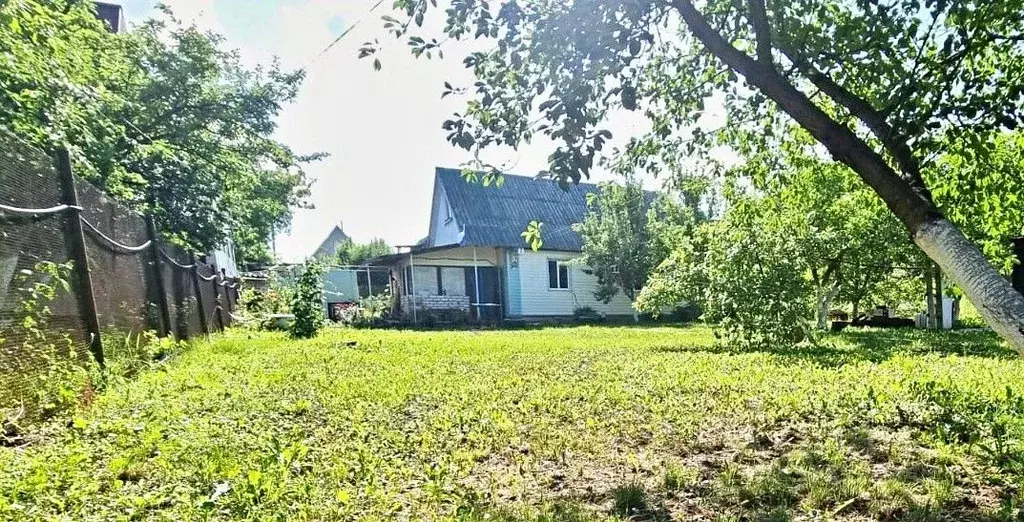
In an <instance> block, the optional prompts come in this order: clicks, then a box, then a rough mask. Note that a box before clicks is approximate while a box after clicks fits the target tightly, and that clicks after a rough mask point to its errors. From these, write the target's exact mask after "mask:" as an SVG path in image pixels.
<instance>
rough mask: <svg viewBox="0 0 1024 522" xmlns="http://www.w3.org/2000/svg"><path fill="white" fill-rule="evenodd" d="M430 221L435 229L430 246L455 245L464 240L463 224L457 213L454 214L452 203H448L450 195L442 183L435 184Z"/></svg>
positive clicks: (431, 232) (432, 231) (431, 234)
mask: <svg viewBox="0 0 1024 522" xmlns="http://www.w3.org/2000/svg"><path fill="white" fill-rule="evenodd" d="M431 213H432V215H431V216H430V223H431V225H432V226H433V230H431V231H430V236H429V237H430V246H432V247H436V246H444V245H454V244H456V243H460V242H461V241H462V226H461V225H459V222H458V220H456V219H455V215H454V214H452V208H451V205H449V204H448V195H447V194H445V191H444V187H443V186H441V184H440V183H435V184H434V201H433V203H431Z"/></svg>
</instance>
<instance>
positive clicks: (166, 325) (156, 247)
mask: <svg viewBox="0 0 1024 522" xmlns="http://www.w3.org/2000/svg"><path fill="white" fill-rule="evenodd" d="M146 234H147V235H148V236H149V240H150V241H151V243H150V245H149V254H150V262H151V263H152V264H153V270H152V272H153V277H154V282H155V283H156V300H157V303H156V305H157V309H158V310H160V328H159V330H158V333H159V334H160V337H167V336H168V335H170V333H171V310H170V308H168V305H167V285H165V284H164V277H163V270H161V268H160V267H161V265H162V262H161V261H160V241H159V238H158V236H157V234H156V224H155V223H154V222H153V216H151V215H148V214H147V215H146Z"/></svg>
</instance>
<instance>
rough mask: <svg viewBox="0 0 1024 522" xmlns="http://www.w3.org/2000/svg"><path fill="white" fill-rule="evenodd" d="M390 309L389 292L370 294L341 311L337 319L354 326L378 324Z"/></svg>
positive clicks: (361, 326)
mask: <svg viewBox="0 0 1024 522" xmlns="http://www.w3.org/2000/svg"><path fill="white" fill-rule="evenodd" d="M390 311H391V293H390V292H388V291H385V292H384V293H382V294H379V295H370V296H366V297H363V298H361V299H359V301H357V302H356V304H355V305H354V306H350V307H348V308H344V309H342V311H341V316H340V317H339V321H340V322H341V323H342V324H345V325H348V326H353V327H356V328H363V327H372V326H379V325H380V324H381V322H382V321H383V320H384V318H385V317H386V316H387V314H388V312H390Z"/></svg>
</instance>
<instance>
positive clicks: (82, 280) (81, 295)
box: [57, 149, 106, 368]
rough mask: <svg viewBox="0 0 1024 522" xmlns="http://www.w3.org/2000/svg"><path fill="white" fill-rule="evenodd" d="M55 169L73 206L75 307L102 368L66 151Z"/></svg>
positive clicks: (71, 237) (96, 316)
mask: <svg viewBox="0 0 1024 522" xmlns="http://www.w3.org/2000/svg"><path fill="white" fill-rule="evenodd" d="M57 170H58V171H59V172H60V178H61V185H62V186H63V190H64V201H65V204H66V205H68V206H70V207H72V208H71V209H69V210H68V213H67V219H68V239H69V240H70V241H69V246H70V247H71V248H70V249H71V258H72V259H73V260H74V267H73V269H74V271H75V276H76V279H77V280H78V286H79V287H78V291H77V292H75V295H76V296H77V298H78V305H79V307H80V308H81V311H82V316H83V317H82V318H83V319H84V320H85V326H86V329H87V330H89V351H90V352H91V353H92V356H93V358H94V359H95V360H96V364H97V365H99V367H100V368H103V367H104V365H105V364H106V363H105V361H104V358H103V337H102V335H101V334H100V318H99V314H98V313H97V311H96V296H95V294H94V293H93V286H92V273H91V271H90V270H89V257H88V255H87V252H86V249H85V231H84V230H83V228H82V216H81V214H80V207H79V205H78V190H77V189H76V188H75V175H74V172H73V171H72V170H71V156H70V155H69V154H68V151H67V149H61V150H60V151H58V152H57Z"/></svg>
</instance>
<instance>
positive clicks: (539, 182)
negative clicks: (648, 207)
mask: <svg viewBox="0 0 1024 522" xmlns="http://www.w3.org/2000/svg"><path fill="white" fill-rule="evenodd" d="M435 183H438V184H441V185H442V186H443V188H444V192H445V194H446V195H447V197H448V203H449V204H450V205H451V209H452V213H453V214H454V216H455V219H456V221H457V222H458V223H459V224H460V225H461V226H463V227H464V229H465V230H464V232H465V234H464V235H463V237H462V241H461V243H459V244H460V245H462V246H499V247H507V248H521V247H525V246H527V245H526V241H525V240H524V239H523V237H522V233H523V231H524V230H526V227H527V226H528V225H529V224H530V222H531V221H540V222H542V223H544V226H543V227H542V228H541V237H542V239H543V241H544V246H543V247H542V248H543V249H544V250H562V251H567V252H579V251H581V250H582V249H583V243H582V240H581V239H580V236H579V234H577V233H576V232H575V231H573V230H572V225H573V224H575V223H579V222H581V221H583V218H584V217H586V215H587V194H590V193H595V192H597V191H598V190H599V188H598V186H597V185H595V184H593V183H580V184H571V185H569V186H568V187H566V188H564V189H563V188H562V187H560V186H559V185H558V183H557V182H555V181H554V180H551V179H538V178H536V177H527V176H515V175H511V174H505V176H504V183H503V184H502V185H501V186H500V187H499V186H496V185H493V184H492V185H491V186H487V187H485V186H484V185H483V183H480V182H467V181H466V180H465V178H463V177H462V171H461V170H459V169H446V168H438V169H437V170H436V172H435ZM436 203H437V202H435V204H436ZM431 246H440V245H436V244H433V243H432V242H431Z"/></svg>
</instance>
